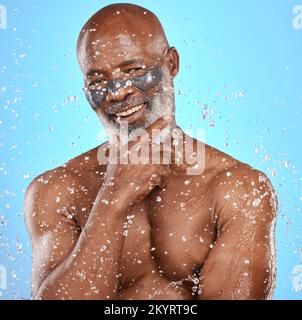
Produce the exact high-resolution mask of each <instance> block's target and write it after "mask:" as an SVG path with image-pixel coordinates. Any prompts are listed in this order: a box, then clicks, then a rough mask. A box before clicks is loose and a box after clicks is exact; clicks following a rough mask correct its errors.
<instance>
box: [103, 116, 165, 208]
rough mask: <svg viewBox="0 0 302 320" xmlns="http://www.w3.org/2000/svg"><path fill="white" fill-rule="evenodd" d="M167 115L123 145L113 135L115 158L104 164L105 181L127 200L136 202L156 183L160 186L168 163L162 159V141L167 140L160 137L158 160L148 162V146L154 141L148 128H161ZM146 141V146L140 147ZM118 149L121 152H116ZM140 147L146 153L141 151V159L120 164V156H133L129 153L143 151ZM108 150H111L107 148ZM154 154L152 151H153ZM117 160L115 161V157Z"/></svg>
mask: <svg viewBox="0 0 302 320" xmlns="http://www.w3.org/2000/svg"><path fill="white" fill-rule="evenodd" d="M170 121H171V119H170V118H167V117H163V118H160V119H158V120H157V121H156V122H154V123H153V124H152V125H151V126H149V127H148V128H147V129H146V133H145V135H143V136H140V137H139V138H138V139H137V141H131V142H130V143H129V144H128V145H127V146H123V147H122V148H121V149H120V147H121V141H120V139H117V141H118V144H117V146H116V147H117V148H116V153H112V155H113V154H114V157H111V158H112V159H113V158H114V159H115V161H114V163H113V161H110V159H109V163H108V166H107V176H106V182H105V183H107V185H110V186H111V187H112V188H113V189H114V190H115V192H118V194H120V195H121V193H122V195H121V196H123V197H124V196H126V197H127V200H128V201H129V202H130V203H137V202H140V201H141V200H143V199H144V198H145V197H146V196H147V195H148V194H149V193H150V192H151V191H152V190H153V189H154V188H155V187H156V186H162V184H163V177H165V176H167V175H169V173H170V167H169V164H162V163H163V161H162V160H163V157H164V155H163V144H164V143H169V141H161V142H160V146H158V147H157V150H159V155H158V156H159V159H160V160H161V161H160V163H161V164H152V156H151V154H152V152H151V151H152V147H153V145H154V141H151V137H152V132H154V131H153V130H154V129H158V132H162V130H163V129H167V127H168V125H169V123H170ZM153 137H154V136H153ZM146 144H147V145H148V146H147V147H148V148H144V147H145V146H146ZM120 150H122V155H121V153H120V152H119V151H120ZM142 150H148V152H147V154H143V155H142V154H141V157H140V159H141V160H142V163H138V164H133V163H131V160H130V163H128V164H121V163H120V159H121V156H125V154H126V155H127V160H129V159H131V158H132V159H133V157H132V156H133V153H134V154H137V153H139V152H143V151H142ZM111 152H112V150H111ZM153 156H154V153H153ZM116 160H117V161H116Z"/></svg>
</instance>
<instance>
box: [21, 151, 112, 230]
mask: <svg viewBox="0 0 302 320" xmlns="http://www.w3.org/2000/svg"><path fill="white" fill-rule="evenodd" d="M97 150H98V148H95V149H92V150H89V151H87V152H85V153H83V154H81V155H79V156H77V157H75V158H73V159H71V160H69V161H68V162H66V163H65V164H63V165H62V166H59V167H57V168H54V169H52V170H48V171H45V172H44V173H42V174H40V175H38V176H37V177H36V178H34V179H33V180H32V181H31V183H30V184H29V186H28V187H27V189H26V192H25V197H24V218H25V222H26V224H27V226H28V227H29V228H31V227H32V228H33V227H34V226H35V225H39V226H40V227H41V225H43V224H44V225H46V223H45V221H47V225H48V226H49V227H51V222H52V221H56V219H57V216H65V217H70V216H72V214H73V210H74V209H75V208H74V207H73V199H74V198H75V197H77V196H78V194H80V193H83V188H85V185H87V184H88V183H89V181H91V180H92V177H93V176H102V175H103V174H104V172H105V170H106V167H105V166H101V165H99V164H98V162H97Z"/></svg>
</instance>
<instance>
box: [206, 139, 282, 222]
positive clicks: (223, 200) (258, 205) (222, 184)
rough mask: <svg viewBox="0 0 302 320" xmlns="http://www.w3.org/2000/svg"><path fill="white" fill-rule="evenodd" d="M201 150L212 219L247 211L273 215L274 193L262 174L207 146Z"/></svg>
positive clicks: (275, 203) (275, 207) (275, 195)
mask: <svg viewBox="0 0 302 320" xmlns="http://www.w3.org/2000/svg"><path fill="white" fill-rule="evenodd" d="M205 150H206V152H205V154H206V159H205V160H206V166H205V168H206V169H205V173H207V172H208V175H209V176H210V178H209V185H208V188H209V189H208V190H209V191H210V194H211V195H212V201H213V204H214V208H215V212H216V216H217V215H219V214H220V213H221V212H222V211H224V212H229V213H230V214H232V213H231V212H232V211H234V210H235V209H242V210H249V211H250V208H253V209H254V211H257V210H258V212H260V211H261V210H260V209H262V211H266V213H270V214H271V215H272V217H273V216H275V215H276V213H277V210H278V200H277V194H276V191H275V189H274V187H273V185H272V183H271V181H270V179H269V178H268V177H267V175H266V174H265V173H263V172H262V171H260V170H257V169H255V168H253V167H252V166H250V165H249V164H247V163H243V162H241V161H239V160H237V159H235V158H233V157H231V156H230V155H228V154H226V153H224V152H222V151H220V150H218V149H215V148H213V147H211V146H208V145H206V148H205Z"/></svg>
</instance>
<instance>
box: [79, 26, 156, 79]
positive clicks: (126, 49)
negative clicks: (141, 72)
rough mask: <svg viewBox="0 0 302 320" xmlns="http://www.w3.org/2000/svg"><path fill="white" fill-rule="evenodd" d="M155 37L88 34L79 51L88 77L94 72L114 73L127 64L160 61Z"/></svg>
mask: <svg viewBox="0 0 302 320" xmlns="http://www.w3.org/2000/svg"><path fill="white" fill-rule="evenodd" d="M155 38H156V37H155V35H153V34H152V33H148V31H147V30H145V31H139V30H138V31H137V30H135V31H132V32H129V31H120V32H116V30H115V31H114V32H108V30H107V31H106V33H104V31H103V30H102V29H96V28H91V29H89V30H84V34H83V35H82V41H81V46H80V48H79V61H80V64H81V68H82V70H83V72H84V73H87V72H89V70H91V69H102V70H108V71H109V70H110V69H114V68H116V66H118V65H121V64H122V63H124V62H127V61H132V60H141V61H145V62H146V63H152V62H156V61H158V60H159V59H160V57H159V55H158V50H156V49H157V45H156V41H158V39H155Z"/></svg>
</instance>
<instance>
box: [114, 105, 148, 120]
mask: <svg viewBox="0 0 302 320" xmlns="http://www.w3.org/2000/svg"><path fill="white" fill-rule="evenodd" d="M145 105H146V103H142V104H140V105H138V106H135V107H132V108H130V109H128V110H125V111H122V112H118V113H116V114H115V116H117V117H119V118H127V117H129V116H131V115H133V114H135V113H136V112H138V111H140V110H142V109H143V108H144V107H145Z"/></svg>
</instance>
